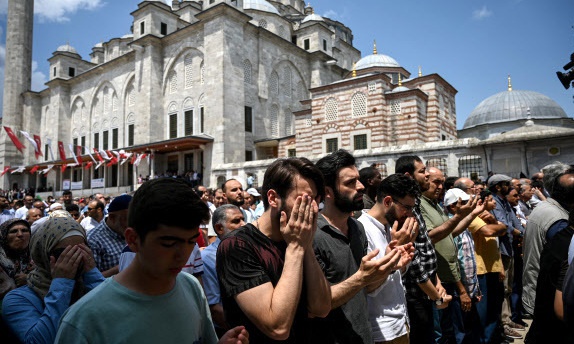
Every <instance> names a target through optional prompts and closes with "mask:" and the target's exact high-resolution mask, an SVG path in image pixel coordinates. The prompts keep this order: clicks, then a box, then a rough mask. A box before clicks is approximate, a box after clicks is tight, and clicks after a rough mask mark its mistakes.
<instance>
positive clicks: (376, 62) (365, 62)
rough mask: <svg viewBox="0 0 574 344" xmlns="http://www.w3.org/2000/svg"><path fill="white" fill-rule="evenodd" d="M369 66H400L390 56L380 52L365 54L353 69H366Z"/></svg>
mask: <svg viewBox="0 0 574 344" xmlns="http://www.w3.org/2000/svg"><path fill="white" fill-rule="evenodd" d="M370 67H400V65H399V63H398V62H397V61H396V60H395V59H394V58H392V57H390V56H387V55H382V54H373V55H369V56H365V57H363V58H362V59H360V60H359V62H357V65H356V66H355V69H357V70H359V69H366V68H370Z"/></svg>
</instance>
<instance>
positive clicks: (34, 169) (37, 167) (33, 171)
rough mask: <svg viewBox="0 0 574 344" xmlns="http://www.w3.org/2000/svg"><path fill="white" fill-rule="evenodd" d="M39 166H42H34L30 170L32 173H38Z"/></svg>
mask: <svg viewBox="0 0 574 344" xmlns="http://www.w3.org/2000/svg"><path fill="white" fill-rule="evenodd" d="M39 168H40V166H38V165H36V166H34V167H32V169H31V170H30V174H34V173H36V171H38V169H39Z"/></svg>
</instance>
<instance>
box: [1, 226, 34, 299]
mask: <svg viewBox="0 0 574 344" xmlns="http://www.w3.org/2000/svg"><path fill="white" fill-rule="evenodd" d="M29 245H30V225H29V224H28V222H27V221H26V220H22V219H11V220H8V221H6V222H3V223H2V225H0V306H1V305H2V300H3V299H4V296H5V295H6V294H7V293H8V292H9V291H10V290H12V289H15V288H17V287H21V286H23V285H25V284H26V280H27V276H28V273H29V272H30V271H31V270H32V268H33V264H32V262H31V261H30V250H29Z"/></svg>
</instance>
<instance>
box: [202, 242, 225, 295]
mask: <svg viewBox="0 0 574 344" xmlns="http://www.w3.org/2000/svg"><path fill="white" fill-rule="evenodd" d="M220 242H221V240H220V239H219V238H217V239H215V241H214V242H213V243H211V244H210V245H209V246H207V247H206V248H205V249H204V250H203V251H201V259H202V260H203V289H204V291H205V296H206V297H207V303H208V304H209V305H215V304H218V303H220V302H221V295H220V292H219V280H218V279H217V270H216V269H215V258H216V255H217V248H218V247H219V243H220Z"/></svg>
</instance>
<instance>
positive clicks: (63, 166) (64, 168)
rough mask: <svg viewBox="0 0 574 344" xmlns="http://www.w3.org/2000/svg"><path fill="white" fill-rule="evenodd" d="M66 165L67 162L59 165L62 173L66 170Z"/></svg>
mask: <svg viewBox="0 0 574 344" xmlns="http://www.w3.org/2000/svg"><path fill="white" fill-rule="evenodd" d="M66 167H68V165H67V164H62V167H60V169H61V171H62V173H64V171H65V170H66Z"/></svg>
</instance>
